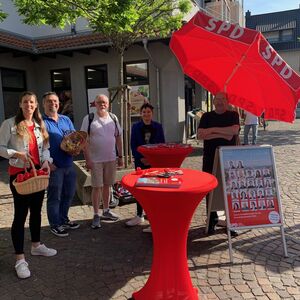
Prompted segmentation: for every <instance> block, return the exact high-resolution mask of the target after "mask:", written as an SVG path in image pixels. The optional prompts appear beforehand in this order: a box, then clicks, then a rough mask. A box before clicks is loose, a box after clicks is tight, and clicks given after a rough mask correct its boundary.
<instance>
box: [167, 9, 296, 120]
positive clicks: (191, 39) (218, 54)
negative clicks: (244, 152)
mask: <svg viewBox="0 0 300 300" xmlns="http://www.w3.org/2000/svg"><path fill="white" fill-rule="evenodd" d="M170 47H171V49H172V51H173V52H174V54H175V55H176V57H177V59H178V61H179V63H180V64H181V67H182V69H183V71H184V73H185V74H187V75H188V76H190V77H191V78H193V79H194V80H195V81H196V82H198V83H199V84H200V85H202V86H203V87H204V88H205V89H207V90H208V91H210V92H211V93H212V94H214V95H215V94H216V93H217V92H221V91H223V92H226V93H227V95H228V100H229V102H230V103H231V104H233V105H235V106H238V107H240V108H242V109H245V110H247V111H250V112H252V113H254V114H255V115H257V116H260V115H261V114H262V112H265V118H266V119H274V120H281V121H286V122H293V121H294V119H295V109H296V106H297V103H298V100H299V98H300V77H299V75H298V74H297V73H296V72H295V71H294V70H293V69H292V68H291V67H290V66H289V65H288V64H287V63H286V62H285V61H284V60H283V59H282V58H281V57H280V56H279V55H278V53H277V52H276V51H275V50H274V49H273V48H272V46H271V45H270V44H269V43H268V41H267V40H266V39H265V38H264V36H263V35H262V34H261V33H260V32H258V31H255V30H251V29H247V28H243V27H240V26H239V25H238V24H231V23H228V22H225V21H220V20H217V19H215V18H213V17H211V16H208V15H207V14H205V13H203V12H198V13H197V14H196V15H195V16H194V17H193V18H192V19H191V20H190V21H189V22H188V23H187V24H185V25H184V26H183V27H182V28H181V29H180V30H178V31H176V32H175V33H174V34H173V35H172V39H171V43H170Z"/></svg>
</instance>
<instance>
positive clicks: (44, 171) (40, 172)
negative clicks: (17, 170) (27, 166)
mask: <svg viewBox="0 0 300 300" xmlns="http://www.w3.org/2000/svg"><path fill="white" fill-rule="evenodd" d="M36 174H37V176H44V175H49V173H48V171H47V169H40V170H36ZM32 177H34V172H33V169H31V170H30V172H25V173H24V174H18V175H17V178H16V182H18V183H20V182H23V181H26V180H27V179H30V178H32Z"/></svg>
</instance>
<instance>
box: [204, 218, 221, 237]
mask: <svg viewBox="0 0 300 300" xmlns="http://www.w3.org/2000/svg"><path fill="white" fill-rule="evenodd" d="M218 221H219V219H218V218H210V219H209V225H208V231H207V233H208V234H214V233H215V232H216V225H217V223H218Z"/></svg>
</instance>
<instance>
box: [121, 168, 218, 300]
mask: <svg viewBox="0 0 300 300" xmlns="http://www.w3.org/2000/svg"><path fill="white" fill-rule="evenodd" d="M152 170H153V171H154V170H161V171H164V169H163V168H162V169H158V168H152V169H149V170H148V171H152ZM180 170H182V171H183V174H182V175H177V176H176V177H179V178H181V179H182V184H181V185H180V187H179V188H165V187H137V186H135V182H136V180H137V179H138V178H139V177H140V176H142V174H141V173H142V171H137V172H132V173H130V174H127V175H125V176H124V177H123V179H122V185H123V186H124V187H125V188H126V189H128V190H129V191H130V192H131V193H132V194H133V196H134V197H135V198H136V199H139V202H140V203H141V205H142V206H143V208H144V210H145V212H146V214H147V216H148V219H149V222H150V224H151V228H152V236H153V262H152V267H151V273H150V276H149V279H148V281H147V282H146V284H145V286H144V287H143V288H142V289H141V290H139V291H138V292H135V293H134V294H133V298H134V299H135V300H140V299H141V300H148V299H149V300H150V299H151V300H167V299H170V300H175V299H176V300H181V299H184V300H196V299H198V290H197V289H196V288H194V287H193V285H192V281H191V278H190V274H189V270H188V265H187V249H186V248H187V235H188V229H189V225H190V222H191V219H192V216H193V214H194V211H195V209H196V207H197V206H198V204H199V203H200V201H201V200H202V199H203V198H204V196H205V195H206V194H207V193H208V192H209V191H211V190H212V189H214V188H215V187H216V186H217V179H216V178H215V177H214V176H213V175H211V174H208V173H205V172H201V171H196V170H190V169H180Z"/></svg>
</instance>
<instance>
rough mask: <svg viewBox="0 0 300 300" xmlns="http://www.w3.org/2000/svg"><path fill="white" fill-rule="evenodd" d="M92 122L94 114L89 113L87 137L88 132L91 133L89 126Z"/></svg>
mask: <svg viewBox="0 0 300 300" xmlns="http://www.w3.org/2000/svg"><path fill="white" fill-rule="evenodd" d="M93 120H94V113H93V112H91V113H89V126H88V135H89V134H90V132H91V124H92V122H93Z"/></svg>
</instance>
